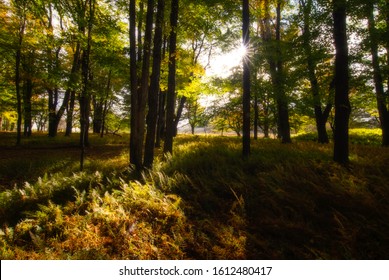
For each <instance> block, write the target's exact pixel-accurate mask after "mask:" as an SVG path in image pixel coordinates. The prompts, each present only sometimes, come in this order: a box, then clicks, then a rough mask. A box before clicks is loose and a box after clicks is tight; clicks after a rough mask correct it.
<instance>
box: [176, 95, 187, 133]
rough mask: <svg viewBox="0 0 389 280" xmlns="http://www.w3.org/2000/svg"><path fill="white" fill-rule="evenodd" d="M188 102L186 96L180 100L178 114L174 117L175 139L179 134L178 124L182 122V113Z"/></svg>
mask: <svg viewBox="0 0 389 280" xmlns="http://www.w3.org/2000/svg"><path fill="white" fill-rule="evenodd" d="M186 100H187V97H186V96H182V97H181V98H180V103H179V104H178V108H177V113H176V116H175V117H174V133H173V137H176V136H177V134H178V123H179V122H180V120H181V116H182V111H183V110H184V107H185V103H186Z"/></svg>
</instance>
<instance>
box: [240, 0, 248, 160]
mask: <svg viewBox="0 0 389 280" xmlns="http://www.w3.org/2000/svg"><path fill="white" fill-rule="evenodd" d="M242 5H243V8H242V21H243V24H242V41H243V46H244V47H245V48H246V49H248V48H249V45H250V10H249V9H250V6H249V0H243V3H242ZM249 63H250V61H249V59H248V58H247V57H244V58H243V137H242V154H243V157H248V156H249V155H250V65H249Z"/></svg>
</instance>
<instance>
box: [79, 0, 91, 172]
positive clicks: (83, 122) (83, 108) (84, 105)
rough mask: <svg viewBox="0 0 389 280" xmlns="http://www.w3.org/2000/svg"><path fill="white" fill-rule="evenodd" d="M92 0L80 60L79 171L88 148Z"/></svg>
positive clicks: (82, 166)
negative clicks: (85, 38) (84, 45)
mask: <svg viewBox="0 0 389 280" xmlns="http://www.w3.org/2000/svg"><path fill="white" fill-rule="evenodd" d="M94 4H95V2H94V0H89V18H88V28H87V45H86V48H85V49H84V50H83V53H82V58H81V72H82V90H81V93H80V98H79V103H80V127H81V130H80V146H81V157H80V169H81V170H83V168H84V158H85V147H88V146H89V137H88V136H89V133H88V131H89V115H90V98H91V97H90V83H91V73H90V53H91V42H92V27H93V21H94Z"/></svg>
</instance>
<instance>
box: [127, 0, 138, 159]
mask: <svg viewBox="0 0 389 280" xmlns="http://www.w3.org/2000/svg"><path fill="white" fill-rule="evenodd" d="M135 3H136V1H135V0H130V7H129V8H130V9H129V10H130V13H129V21H130V27H129V28H130V34H129V35H130V87H131V117H130V118H131V120H130V122H131V123H130V127H131V131H130V163H131V164H135V163H136V158H137V156H136V152H137V151H136V145H135V143H136V139H137V136H136V133H137V129H136V118H137V116H138V75H137V69H136V64H137V61H136V59H137V56H136V52H137V49H136V4H135Z"/></svg>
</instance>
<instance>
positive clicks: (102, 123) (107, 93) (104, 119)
mask: <svg viewBox="0 0 389 280" xmlns="http://www.w3.org/2000/svg"><path fill="white" fill-rule="evenodd" d="M111 76H112V69H109V73H108V81H107V87H106V89H105V98H104V104H103V112H102V116H101V117H102V120H101V131H100V137H101V138H103V136H104V130H105V128H106V125H105V123H106V117H107V113H108V107H111V104H110V105H108V99H109V95H110V92H111ZM110 103H111V102H110Z"/></svg>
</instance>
